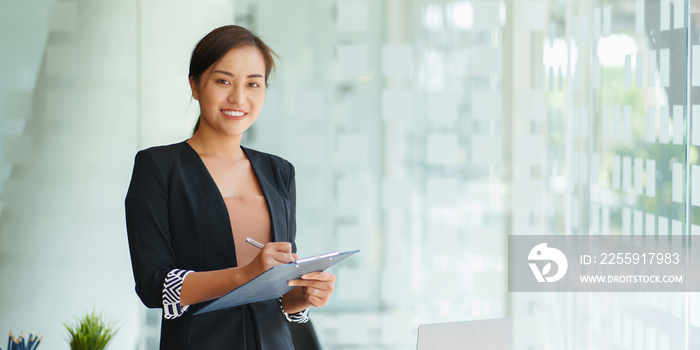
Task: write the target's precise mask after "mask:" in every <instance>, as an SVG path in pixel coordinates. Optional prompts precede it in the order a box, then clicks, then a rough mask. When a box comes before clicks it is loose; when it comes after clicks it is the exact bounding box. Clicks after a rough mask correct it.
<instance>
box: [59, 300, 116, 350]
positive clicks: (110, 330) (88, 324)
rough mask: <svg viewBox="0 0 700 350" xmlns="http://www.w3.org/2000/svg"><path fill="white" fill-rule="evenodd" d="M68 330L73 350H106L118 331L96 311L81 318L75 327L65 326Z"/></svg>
mask: <svg viewBox="0 0 700 350" xmlns="http://www.w3.org/2000/svg"><path fill="white" fill-rule="evenodd" d="M63 325H64V326H65V327H66V329H67V330H68V334H69V339H68V342H69V343H70V348H71V350H104V349H105V348H106V347H107V344H108V343H109V341H110V340H112V337H114V334H115V333H117V329H116V328H115V326H114V323H113V322H111V321H110V322H108V321H107V320H106V319H105V317H104V315H102V314H96V313H95V310H93V311H91V312H87V313H86V314H85V315H84V316H83V317H81V318H79V319H78V320H77V322H76V324H75V325H73V326H70V325H67V324H65V323H64V324H63Z"/></svg>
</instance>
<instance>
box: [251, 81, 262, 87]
mask: <svg viewBox="0 0 700 350" xmlns="http://www.w3.org/2000/svg"><path fill="white" fill-rule="evenodd" d="M248 86H250V87H260V84H258V83H255V82H251V83H248Z"/></svg>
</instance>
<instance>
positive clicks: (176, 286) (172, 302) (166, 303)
mask: <svg viewBox="0 0 700 350" xmlns="http://www.w3.org/2000/svg"><path fill="white" fill-rule="evenodd" d="M191 272H194V271H192V270H180V269H173V270H172V271H170V272H168V275H167V276H165V282H163V317H164V318H165V319H166V320H172V319H175V318H178V317H180V316H182V314H184V313H185V311H187V309H189V308H190V306H189V305H187V306H185V307H183V306H182V305H180V291H181V290H182V282H184V281H185V276H187V275H188V274H190V273H191Z"/></svg>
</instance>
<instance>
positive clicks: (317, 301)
mask: <svg viewBox="0 0 700 350" xmlns="http://www.w3.org/2000/svg"><path fill="white" fill-rule="evenodd" d="M287 284H288V285H289V286H299V287H302V288H301V289H302V291H303V293H304V299H305V300H306V302H308V303H309V304H311V305H313V306H315V307H321V306H325V305H326V304H327V303H328V300H330V298H331V295H332V294H333V291H334V290H335V275H334V274H332V273H330V272H328V271H319V272H312V273H307V274H305V275H302V276H301V278H300V279H296V280H292V281H289V282H288V283H287Z"/></svg>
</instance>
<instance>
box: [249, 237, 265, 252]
mask: <svg viewBox="0 0 700 350" xmlns="http://www.w3.org/2000/svg"><path fill="white" fill-rule="evenodd" d="M245 242H246V243H250V244H251V245H253V246H254V247H256V248H258V249H263V247H264V246H265V245H264V244H262V243H260V242H258V241H256V240H254V239H252V238H250V237H246V238H245Z"/></svg>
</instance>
